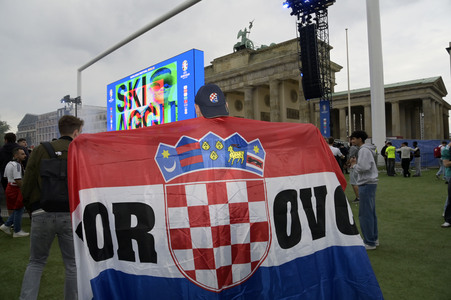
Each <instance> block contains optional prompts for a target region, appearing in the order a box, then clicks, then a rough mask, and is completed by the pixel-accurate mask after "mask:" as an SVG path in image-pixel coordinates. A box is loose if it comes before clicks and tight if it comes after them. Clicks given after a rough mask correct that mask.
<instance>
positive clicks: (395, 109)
mask: <svg viewBox="0 0 451 300" xmlns="http://www.w3.org/2000/svg"><path fill="white" fill-rule="evenodd" d="M391 132H392V135H393V136H401V116H400V114H399V101H394V102H391Z"/></svg>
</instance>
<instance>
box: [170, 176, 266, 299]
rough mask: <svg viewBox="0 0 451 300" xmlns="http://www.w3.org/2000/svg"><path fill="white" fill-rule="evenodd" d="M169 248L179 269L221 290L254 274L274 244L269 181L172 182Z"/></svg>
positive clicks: (215, 289)
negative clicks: (267, 182) (269, 205)
mask: <svg viewBox="0 0 451 300" xmlns="http://www.w3.org/2000/svg"><path fill="white" fill-rule="evenodd" d="M165 190H166V191H165V192H166V222H167V233H168V241H169V248H170V251H171V254H172V257H173V259H174V262H175V263H176V265H177V267H178V268H179V270H180V271H181V272H182V273H183V274H184V276H185V277H186V278H188V279H189V280H190V281H192V282H194V283H195V284H197V285H199V286H201V287H203V288H204V289H207V290H211V291H216V292H219V291H221V290H224V289H226V288H229V287H232V286H235V285H238V284H240V283H241V282H243V281H244V280H246V279H248V278H249V277H250V276H252V274H253V273H254V272H255V271H256V270H257V268H258V267H259V266H260V264H261V263H262V262H263V261H264V260H265V258H266V255H267V253H268V250H269V247H270V243H271V227H270V224H269V214H268V205H267V199H266V191H265V184H264V181H263V180H261V179H260V180H243V181H218V182H206V183H193V184H180V185H167V186H166V189H165Z"/></svg>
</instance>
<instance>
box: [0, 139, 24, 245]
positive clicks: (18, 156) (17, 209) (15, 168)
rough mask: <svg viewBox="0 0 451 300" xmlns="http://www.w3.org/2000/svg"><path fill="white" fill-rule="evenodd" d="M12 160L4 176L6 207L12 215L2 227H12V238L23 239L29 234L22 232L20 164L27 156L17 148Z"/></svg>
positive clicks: (21, 168) (21, 167)
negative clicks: (6, 180)
mask: <svg viewBox="0 0 451 300" xmlns="http://www.w3.org/2000/svg"><path fill="white" fill-rule="evenodd" d="M12 158H13V160H12V161H10V162H8V164H7V165H6V167H5V174H4V176H5V177H6V178H7V179H8V185H7V186H6V190H5V195H6V206H7V208H8V210H9V211H12V214H11V215H10V216H9V218H8V220H7V221H6V222H5V224H4V226H5V227H8V229H10V227H11V226H12V225H14V233H13V237H25V236H28V235H29V233H27V232H24V231H22V215H23V212H24V209H25V208H24V205H23V199H22V193H21V192H20V187H21V186H22V176H23V166H22V162H23V161H25V159H26V158H27V156H26V154H25V151H24V150H23V149H22V148H19V147H17V148H14V149H13V157H12ZM2 230H3V229H2ZM3 231H4V230H3Z"/></svg>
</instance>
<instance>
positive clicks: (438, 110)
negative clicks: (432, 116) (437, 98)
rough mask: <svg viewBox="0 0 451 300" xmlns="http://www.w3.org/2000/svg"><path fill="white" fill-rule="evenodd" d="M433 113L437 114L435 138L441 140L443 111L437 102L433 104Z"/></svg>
mask: <svg viewBox="0 0 451 300" xmlns="http://www.w3.org/2000/svg"><path fill="white" fill-rule="evenodd" d="M435 111H436V113H437V120H436V121H437V127H436V128H437V133H436V134H437V138H438V139H443V111H442V105H441V104H440V103H439V102H435Z"/></svg>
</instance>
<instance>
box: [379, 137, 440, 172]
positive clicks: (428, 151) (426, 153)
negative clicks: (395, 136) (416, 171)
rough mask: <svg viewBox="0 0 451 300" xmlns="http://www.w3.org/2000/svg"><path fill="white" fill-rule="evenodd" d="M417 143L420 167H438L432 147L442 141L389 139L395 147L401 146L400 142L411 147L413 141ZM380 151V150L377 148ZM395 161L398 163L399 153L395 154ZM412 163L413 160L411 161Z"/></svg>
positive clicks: (399, 159)
mask: <svg viewBox="0 0 451 300" xmlns="http://www.w3.org/2000/svg"><path fill="white" fill-rule="evenodd" d="M414 141H416V142H417V143H418V147H420V154H421V167H423V168H438V167H439V164H438V158H435V157H434V148H435V147H437V146H438V145H440V144H441V143H442V140H390V142H391V143H392V144H393V146H395V147H396V149H399V148H401V143H403V142H407V143H408V146H409V147H411V148H413V142H414ZM379 151H380V150H379ZM396 162H398V163H400V162H401V158H400V155H398V154H396ZM412 164H413V161H412Z"/></svg>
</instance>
